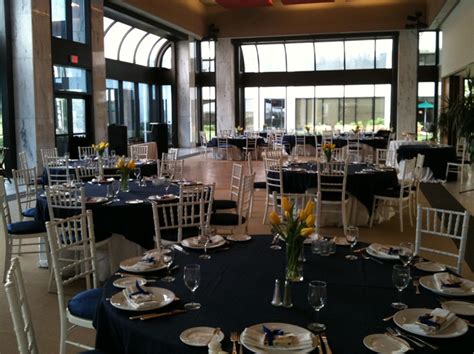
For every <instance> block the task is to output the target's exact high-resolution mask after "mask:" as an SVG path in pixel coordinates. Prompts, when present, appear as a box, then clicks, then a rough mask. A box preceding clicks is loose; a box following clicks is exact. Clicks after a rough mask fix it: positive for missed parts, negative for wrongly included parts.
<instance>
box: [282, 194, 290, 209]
mask: <svg viewBox="0 0 474 354" xmlns="http://www.w3.org/2000/svg"><path fill="white" fill-rule="evenodd" d="M281 207H282V208H283V210H285V211H290V210H291V207H292V205H291V203H290V201H289V200H288V198H287V197H283V198H281Z"/></svg>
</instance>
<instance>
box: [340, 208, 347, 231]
mask: <svg viewBox="0 0 474 354" xmlns="http://www.w3.org/2000/svg"><path fill="white" fill-rule="evenodd" d="M341 212H342V229H343V230H344V234H345V233H346V229H347V210H346V204H345V203H344V202H342V205H341Z"/></svg>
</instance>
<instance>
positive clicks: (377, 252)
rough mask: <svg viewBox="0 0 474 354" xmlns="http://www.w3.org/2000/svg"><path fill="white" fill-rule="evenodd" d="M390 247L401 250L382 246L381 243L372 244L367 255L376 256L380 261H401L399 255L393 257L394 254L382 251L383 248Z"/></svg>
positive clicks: (387, 246)
mask: <svg viewBox="0 0 474 354" xmlns="http://www.w3.org/2000/svg"><path fill="white" fill-rule="evenodd" d="M390 247H392V248H397V249H399V248H400V247H398V246H394V245H381V244H380V243H372V244H371V245H370V246H369V247H367V253H368V254H370V255H371V256H374V257H376V258H380V259H391V260H396V259H399V257H398V254H393V255H392V254H388V253H386V252H384V251H382V248H390Z"/></svg>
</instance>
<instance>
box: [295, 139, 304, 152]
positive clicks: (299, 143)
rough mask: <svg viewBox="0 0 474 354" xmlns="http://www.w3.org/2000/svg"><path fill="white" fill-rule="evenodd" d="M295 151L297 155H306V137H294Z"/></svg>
mask: <svg viewBox="0 0 474 354" xmlns="http://www.w3.org/2000/svg"><path fill="white" fill-rule="evenodd" d="M295 151H296V154H297V155H300V154H302V155H305V154H306V136H304V135H295Z"/></svg>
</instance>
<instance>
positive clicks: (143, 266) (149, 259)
mask: <svg viewBox="0 0 474 354" xmlns="http://www.w3.org/2000/svg"><path fill="white" fill-rule="evenodd" d="M160 259H161V257H160V256H159V255H158V257H155V256H153V255H150V254H146V255H144V256H143V257H142V258H140V260H138V262H136V263H135V264H131V265H121V268H122V269H123V270H125V271H129V272H143V271H145V270H148V269H151V268H153V267H154V266H155V265H156V264H158V263H159V262H160Z"/></svg>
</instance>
